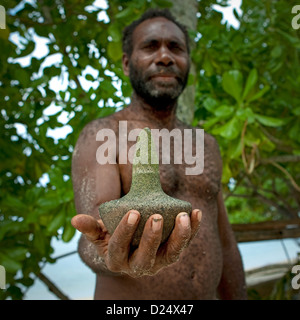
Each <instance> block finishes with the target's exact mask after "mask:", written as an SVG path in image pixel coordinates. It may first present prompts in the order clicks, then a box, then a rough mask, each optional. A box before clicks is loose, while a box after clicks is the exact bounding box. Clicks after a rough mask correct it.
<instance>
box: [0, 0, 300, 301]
mask: <svg viewBox="0 0 300 320" xmlns="http://www.w3.org/2000/svg"><path fill="white" fill-rule="evenodd" d="M2 2H3V3H1V4H2V5H3V6H4V7H5V9H6V24H7V28H6V29H5V30H0V46H1V50H0V64H1V68H0V101H1V117H0V126H1V132H2V134H1V137H0V139H1V146H2V153H1V156H0V157H1V161H0V166H1V170H0V182H1V183H0V188H1V193H0V201H1V209H0V210H1V211H0V224H1V228H0V243H1V246H0V264H1V265H3V266H4V267H5V268H6V271H7V290H5V291H0V297H3V298H7V297H10V298H12V299H21V298H22V297H23V294H24V292H25V290H26V287H30V286H31V285H32V284H33V283H34V279H35V276H36V275H38V274H39V272H40V270H41V268H42V266H43V265H44V264H45V263H53V262H55V259H53V256H52V253H53V248H52V246H51V240H52V239H53V238H54V237H56V238H58V239H61V240H62V241H65V242H68V241H70V240H71V239H72V237H73V235H74V232H75V231H74V229H73V228H72V226H71V224H70V220H71V218H72V216H73V215H74V214H75V208H74V201H73V191H72V181H71V156H72V151H73V148H74V145H75V142H76V140H77V137H78V135H79V133H80V131H81V130H82V128H83V127H84V125H86V124H87V123H88V122H89V121H91V120H93V119H95V118H98V117H104V116H107V115H109V114H111V113H113V112H115V111H116V110H119V109H121V108H123V107H124V106H125V105H126V103H127V102H128V98H129V97H130V95H131V87H130V84H129V82H128V79H127V78H126V77H124V75H123V72H122V69H121V57H122V51H121V36H122V33H121V32H122V29H123V27H124V26H125V25H127V24H129V23H130V22H131V21H133V20H135V19H136V18H137V17H139V16H140V14H141V13H142V12H144V11H145V10H146V9H147V8H149V7H157V6H160V7H171V6H172V3H171V2H169V1H167V0H152V1H147V0H139V1H133V0H126V1H121V0H114V1H109V2H108V3H107V6H104V7H100V6H97V5H95V4H94V1H92V0H86V1H82V0H66V1H62V0H56V1H50V0H43V1H32V2H30V3H27V2H26V1H23V2H21V4H20V3H19V2H18V1H14V0H7V1H2ZM95 3H99V2H95ZM216 3H217V1H213V0H203V1H201V2H199V3H198V14H197V16H198V17H199V19H198V27H197V30H190V35H191V38H192V40H194V42H195V45H194V48H193V53H192V59H193V63H194V65H195V70H197V72H196V73H195V74H194V75H193V76H191V77H190V80H189V84H190V85H194V86H195V87H196V101H195V108H194V110H193V112H194V121H193V125H201V126H202V127H203V128H204V129H205V130H206V131H207V132H209V133H211V134H213V135H214V136H215V137H216V138H217V140H218V142H219V144H220V149H221V153H222V157H223V168H224V176H223V184H224V189H225V193H226V204H227V207H228V211H229V213H230V218H231V220H232V221H237V222H249V221H257V220H262V219H278V218H283V217H295V216H297V215H298V212H299V204H300V199H299V196H300V192H299V191H300V190H299V175H300V171H299V170H300V169H299V165H298V163H299V157H300V146H299V136H300V117H299V116H300V109H299V108H300V103H299V102H300V99H299V93H298V91H299V87H300V72H299V71H300V70H299V57H298V56H299V48H300V39H299V31H296V30H293V29H292V27H291V19H292V18H293V15H292V14H291V8H292V7H293V5H294V4H293V3H292V2H289V4H287V2H286V1H283V0H282V1H274V2H271V1H264V2H260V1H258V0H249V1H245V3H244V2H243V4H242V12H243V13H242V15H241V16H238V15H237V13H236V18H237V19H238V20H239V22H240V27H239V28H238V29H234V28H232V27H230V26H229V25H226V24H223V23H221V19H222V15H221V14H220V13H219V12H218V11H217V10H216V7H214V5H215V4H216ZM183 5H184V3H183ZM219 5H223V6H226V1H222V2H219ZM186 9H187V10H188V8H186ZM41 43H44V48H45V52H41V51H40V50H41V45H38V44H41ZM53 110H54V111H53ZM54 129H56V130H57V129H69V131H68V134H67V135H66V137H65V138H60V139H56V138H55V137H53V136H52V135H51V130H54Z"/></svg>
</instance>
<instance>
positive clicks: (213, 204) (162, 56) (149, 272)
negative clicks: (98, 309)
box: [72, 10, 246, 299]
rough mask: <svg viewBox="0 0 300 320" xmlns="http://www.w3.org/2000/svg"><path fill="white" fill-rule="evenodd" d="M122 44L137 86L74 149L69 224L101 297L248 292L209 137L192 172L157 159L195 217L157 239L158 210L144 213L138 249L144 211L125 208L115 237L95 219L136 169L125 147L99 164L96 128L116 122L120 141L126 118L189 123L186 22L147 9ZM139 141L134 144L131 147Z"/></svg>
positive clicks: (132, 123)
mask: <svg viewBox="0 0 300 320" xmlns="http://www.w3.org/2000/svg"><path fill="white" fill-rule="evenodd" d="M123 51H124V54H123V69H124V73H125V75H127V76H129V77H130V81H131V83H132V87H133V95H132V99H131V103H130V105H129V106H128V107H127V108H125V109H123V110H122V111H120V112H117V113H115V114H113V115H111V116H109V117H106V118H102V119H97V120H94V121H92V122H91V123H89V124H88V125H87V126H86V127H85V128H84V130H83V132H82V133H81V135H80V137H79V139H78V142H77V145H76V148H75V150H74V154H73V168H72V171H73V184H74V192H75V203H76V208H77V212H78V213H79V214H78V215H77V216H75V217H74V218H73V219H72V224H73V226H74V227H75V228H77V229H78V230H79V231H81V232H82V233H83V236H82V237H81V240H80V243H79V254H80V256H81V258H82V259H83V261H84V262H85V263H86V264H87V265H88V266H90V267H91V269H92V270H93V271H94V272H95V273H96V274H97V282H96V290H95V299H216V298H221V299H245V298H246V290H245V281H244V273H243V267H242V263H241V258H240V254H239V251H238V248H237V245H236V242H235V239H234V235H233V233H232V231H231V227H230V224H229V222H228V218H227V214H226V209H225V206H224V203H223V199H222V192H221V190H220V187H221V175H222V162H221V158H220V153H219V150H218V146H217V143H216V141H215V139H214V138H213V137H211V136H210V135H208V134H205V138H204V150H205V153H204V171H203V173H202V174H200V175H194V176H192V175H186V174H185V165H184V164H181V165H178V164H174V163H172V162H171V163H170V164H161V163H160V166H159V168H160V178H161V184H162V188H163V190H164V191H165V192H166V193H167V194H168V195H170V196H172V197H174V198H178V199H182V200H186V201H189V202H190V203H191V204H192V207H193V208H194V209H193V211H192V214H191V216H189V215H187V214H186V213H184V212H178V216H177V217H176V220H175V226H174V229H173V231H172V233H171V235H170V237H169V238H168V240H167V241H166V242H165V243H163V244H162V245H160V239H161V233H162V226H163V218H162V216H161V215H160V213H159V212H153V215H152V216H151V217H150V218H149V219H148V221H147V223H146V225H145V228H144V233H143V236H142V239H141V242H140V245H139V247H138V248H137V249H135V250H134V251H132V249H131V247H130V242H131V238H132V236H133V234H134V231H135V229H136V227H137V225H138V222H139V219H140V214H139V212H137V211H136V210H131V211H130V212H128V213H127V214H126V215H125V216H124V217H123V219H122V221H121V222H120V224H119V225H118V227H117V229H116V230H115V231H114V233H113V234H112V235H111V234H109V233H108V231H107V229H106V228H105V226H104V224H103V222H102V221H101V220H100V219H99V213H98V208H99V206H100V204H101V203H103V202H106V201H110V200H114V199H118V198H120V197H122V196H124V195H125V194H126V193H128V191H129V189H130V185H131V170H132V167H131V163H130V162H129V161H128V162H127V164H121V163H119V161H118V160H119V154H120V150H117V154H116V164H113V163H106V164H102V165H100V164H99V163H98V162H97V160H96V152H97V149H98V148H99V146H100V145H101V144H103V143H104V142H103V141H102V142H100V141H96V135H97V132H99V130H101V129H105V128H110V129H112V130H114V132H115V133H116V137H117V141H116V145H117V146H118V145H119V143H118V139H119V132H118V130H119V122H120V121H127V126H128V128H127V130H128V132H129V131H130V130H133V129H135V128H144V127H149V128H150V129H159V130H160V129H163V128H166V129H168V130H169V131H171V130H172V129H174V128H177V129H180V130H181V132H184V131H183V130H184V129H187V128H188V129H191V127H189V126H187V125H185V124H184V123H182V122H180V121H179V120H178V119H177V118H176V116H175V112H176V105H177V99H178V97H179V95H180V94H181V92H182V91H183V89H184V87H185V85H186V82H187V77H188V72H189V67H190V58H189V46H188V35H187V32H186V30H185V29H184V27H183V26H181V25H180V24H179V23H178V22H176V21H175V20H174V18H173V17H172V16H171V14H170V13H169V12H168V11H166V10H162V11H160V10H150V11H147V12H146V13H145V14H144V15H143V16H142V17H141V18H140V19H139V20H138V21H135V22H134V23H133V24H132V25H130V26H129V27H127V28H126V29H125V31H124V38H123ZM193 130H195V128H193ZM133 144H134V142H131V143H129V145H128V150H129V148H130V147H131V146H132V145H133ZM193 150H195V146H193ZM160 156H161V150H160ZM200 221H201V226H200ZM199 226H200V227H199ZM198 229H199V230H198Z"/></svg>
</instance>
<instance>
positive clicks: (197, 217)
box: [190, 209, 202, 240]
mask: <svg viewBox="0 0 300 320" xmlns="http://www.w3.org/2000/svg"><path fill="white" fill-rule="evenodd" d="M201 219H202V211H201V210H199V209H194V210H193V211H192V214H191V239H190V240H192V239H193V238H194V236H195V235H196V233H197V231H198V230H199V227H200V223H201Z"/></svg>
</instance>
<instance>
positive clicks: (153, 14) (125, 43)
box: [122, 9, 190, 57]
mask: <svg viewBox="0 0 300 320" xmlns="http://www.w3.org/2000/svg"><path fill="white" fill-rule="evenodd" d="M158 17H163V18H166V19H167V20H170V21H171V22H173V23H174V24H176V25H177V26H178V27H179V28H180V30H181V31H182V32H183V34H184V36H185V40H186V46H187V50H188V53H190V45H189V34H188V32H187V29H186V27H185V26H184V25H183V24H181V23H179V22H178V21H177V20H176V19H175V18H174V16H173V15H172V14H171V12H170V11H169V10H168V9H149V10H147V11H146V12H145V13H144V14H143V15H142V16H141V17H140V18H139V19H138V20H135V21H133V22H132V23H131V24H130V25H128V26H127V27H125V28H124V30H123V39H122V49H123V52H124V53H126V54H127V55H128V57H130V56H131V54H132V50H133V42H132V35H133V32H134V30H135V28H136V27H137V26H138V25H140V24H141V23H142V22H144V21H145V20H149V19H154V18H158Z"/></svg>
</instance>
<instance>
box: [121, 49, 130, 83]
mask: <svg viewBox="0 0 300 320" xmlns="http://www.w3.org/2000/svg"><path fill="white" fill-rule="evenodd" d="M122 65H123V72H124V74H125V76H127V77H129V58H128V56H127V54H126V53H123V57H122Z"/></svg>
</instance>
